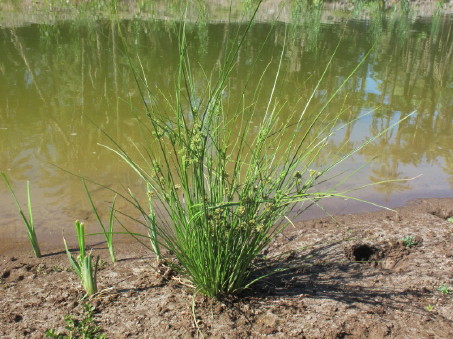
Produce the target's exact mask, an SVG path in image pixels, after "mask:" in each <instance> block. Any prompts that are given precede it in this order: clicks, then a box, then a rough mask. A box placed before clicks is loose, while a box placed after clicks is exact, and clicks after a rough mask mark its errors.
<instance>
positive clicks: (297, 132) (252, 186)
mask: <svg viewBox="0 0 453 339" xmlns="http://www.w3.org/2000/svg"><path fill="white" fill-rule="evenodd" d="M255 13H256V12H255ZM252 21H253V18H252V20H251V21H250V22H249V23H248V25H247V27H246V28H245V30H243V31H242V32H241V33H238V34H237V35H236V36H235V37H234V38H233V43H232V44H231V46H233V47H231V48H230V50H229V53H227V56H226V57H225V59H224V61H223V64H222V65H221V66H220V69H219V71H218V74H216V76H215V78H216V80H211V79H208V80H207V85H206V87H205V90H204V93H200V90H199V85H196V82H195V80H194V77H193V72H192V67H191V63H190V58H189V56H188V54H187V41H186V32H185V24H184V23H182V24H181V26H180V32H179V40H180V41H179V46H180V47H179V62H178V72H177V75H176V90H175V94H174V96H173V97H167V96H165V95H163V94H162V93H155V92H153V91H152V90H151V88H152V86H149V85H148V80H147V78H146V76H145V73H144V71H143V69H142V71H141V72H138V71H137V69H139V67H137V68H136V67H134V66H132V64H133V63H132V60H131V70H132V71H133V72H134V75H135V77H136V80H137V83H138V84H139V86H138V87H139V89H140V91H141V92H140V93H141V95H142V99H143V100H142V101H143V103H144V115H143V117H140V116H138V119H137V120H138V128H139V130H140V131H141V133H142V135H143V136H144V138H143V141H142V142H141V143H140V146H139V145H138V144H135V145H136V148H135V149H136V151H137V152H136V153H134V152H132V151H129V150H126V149H125V148H124V147H122V146H121V145H120V144H119V143H118V142H116V141H115V140H114V139H113V138H112V137H110V136H109V135H108V134H107V133H105V135H106V136H107V138H108V139H109V140H110V142H111V143H112V144H111V145H104V147H106V148H108V149H110V150H112V151H113V152H115V153H116V154H118V155H119V156H120V157H121V158H122V159H123V160H124V161H125V162H126V163H127V164H128V165H129V166H130V168H131V169H132V170H133V171H135V172H136V173H137V174H138V176H139V177H140V178H141V179H142V181H143V183H144V187H146V188H147V192H148V206H147V207H144V206H145V205H142V203H141V202H140V200H139V199H138V198H136V197H135V196H134V195H133V194H132V192H131V191H129V195H122V197H123V198H126V199H127V201H128V202H129V203H131V204H132V205H133V206H134V207H135V208H136V209H137V210H139V211H140V213H141V214H142V215H143V216H144V217H145V220H146V222H143V221H139V220H138V219H134V220H137V221H139V222H141V223H142V224H143V225H145V226H146V227H147V228H148V234H147V235H146V236H147V237H150V238H151V239H152V243H154V245H155V250H156V248H157V250H159V247H163V248H165V249H167V250H168V251H167V252H168V253H171V254H172V257H170V258H169V257H167V259H172V260H168V263H169V264H170V265H172V267H173V268H174V269H175V270H176V271H177V272H179V273H180V274H182V275H183V276H185V277H187V278H188V279H189V280H190V281H191V283H192V285H193V286H194V287H195V289H196V292H197V293H202V294H204V295H208V296H210V297H216V298H218V297H221V296H223V295H228V294H233V293H238V292H240V291H242V290H243V289H245V288H248V287H249V286H250V285H251V284H252V283H254V282H255V281H256V280H258V279H260V278H262V276H255V275H254V272H253V263H254V260H255V259H256V257H257V256H258V255H259V253H260V252H261V251H262V250H263V249H264V248H265V247H266V246H267V245H269V243H270V242H271V241H272V240H273V239H274V238H275V236H276V235H277V234H278V233H279V232H280V231H281V230H282V229H283V228H284V227H285V225H286V224H287V222H286V221H287V220H288V219H287V218H288V215H297V214H298V213H301V212H302V211H303V210H304V209H305V208H306V207H307V206H310V205H312V204H317V202H318V201H319V200H320V199H323V198H327V197H342V198H345V197H347V196H348V194H347V193H348V192H349V191H344V192H342V191H339V190H338V187H337V186H334V187H332V188H331V189H328V190H324V191H320V190H319V189H318V185H319V184H320V183H323V182H325V181H326V179H328V178H329V173H331V172H332V170H333V169H334V168H335V167H336V166H337V165H338V164H340V163H342V162H343V161H344V160H345V159H346V158H348V157H349V156H351V155H352V154H354V153H356V152H358V151H359V150H360V149H362V147H364V146H365V145H366V144H368V143H371V142H373V141H374V140H375V139H376V138H377V137H378V136H379V135H376V136H374V137H371V138H369V139H368V140H367V141H365V142H364V143H363V144H361V145H360V146H358V147H356V148H355V149H353V150H352V151H351V150H350V151H347V152H346V154H342V155H339V156H337V157H336V158H335V157H334V156H333V155H328V156H327V158H330V159H333V160H331V162H330V163H327V164H319V162H320V158H321V156H320V155H321V154H322V155H323V157H324V155H325V154H324V153H325V152H326V149H327V148H326V145H327V143H328V141H329V138H330V137H331V136H332V135H333V134H334V133H335V132H336V131H337V130H338V129H340V128H342V127H341V126H340V127H337V123H338V119H339V114H336V115H333V116H332V115H331V114H330V113H329V112H328V110H327V106H328V105H329V103H331V102H332V100H333V99H334V98H335V97H336V95H337V94H338V92H339V91H340V89H341V88H342V87H343V86H344V84H345V83H346V81H347V80H348V79H349V78H350V77H351V76H352V74H351V75H350V76H349V77H347V78H346V79H345V80H344V82H343V83H342V84H341V85H340V86H339V88H338V89H337V90H336V91H335V92H334V93H332V94H331V96H330V97H328V98H327V100H326V103H325V105H324V106H323V107H321V108H320V109H319V111H318V112H317V113H316V114H314V115H310V114H306V112H307V107H308V106H309V105H310V102H311V101H312V100H313V98H314V97H315V94H316V91H317V89H318V87H319V85H320V83H321V81H322V78H323V76H324V75H325V74H326V70H327V68H328V67H329V65H330V63H331V61H332V58H333V56H332V58H331V59H330V61H329V64H328V65H327V67H326V70H325V71H324V74H323V75H322V76H321V79H320V80H319V82H318V84H317V86H316V88H315V89H314V91H313V93H312V95H311V96H310V98H309V99H308V102H307V103H306V105H305V108H304V109H303V111H302V112H300V111H299V112H293V113H292V114H291V115H290V116H289V117H288V116H286V117H285V118H282V115H281V114H280V112H281V110H282V108H283V106H284V105H283V104H280V103H279V102H278V100H276V95H275V91H276V88H277V86H278V79H279V73H280V66H279V68H278V71H277V73H276V74H275V77H274V80H273V84H272V86H271V87H272V88H271V91H270V93H269V94H268V99H267V101H266V102H265V105H264V108H263V109H262V107H263V105H262V104H260V105H259V104H258V102H261V101H262V95H261V93H260V90H259V89H257V90H256V91H255V92H253V93H252V95H251V96H250V97H248V96H247V95H245V93H246V92H244V95H243V96H242V98H243V99H242V100H241V101H240V102H237V103H234V104H233V103H230V102H228V100H226V99H225V97H224V93H225V89H227V86H228V79H229V75H230V74H231V71H232V70H233V68H234V67H235V64H236V60H237V56H238V53H239V50H240V48H241V46H242V44H243V42H244V41H245V38H246V35H247V32H248V30H249V28H250V26H251V24H252ZM283 53H284V50H283V51H282V53H281V56H280V61H279V63H280V65H281V62H282V59H283ZM362 62H363V60H362ZM360 64H361V63H359V64H358V65H357V67H356V69H355V70H357V69H358V68H359V67H360ZM355 70H354V72H355ZM262 78H263V77H261V79H262ZM261 81H262V80H261ZM258 87H260V86H258ZM247 93H248V92H247ZM148 96H153V97H154V98H157V99H156V100H159V98H160V99H162V104H161V105H149V104H147V100H145V99H146V98H147V97H148ZM255 126H257V127H255ZM344 126H347V123H346V124H344V125H343V127H344ZM393 126H394V125H392V126H391V127H393ZM391 127H389V128H391ZM387 130H388V129H387ZM387 130H386V131H387ZM384 132H385V131H383V132H381V134H382V133H384ZM143 145H144V146H143ZM148 208H149V213H147V209H148ZM131 218H132V217H131ZM150 221H151V222H150ZM150 225H151V226H150ZM133 235H134V236H137V234H136V233H133ZM153 247H154V246H153ZM159 251H160V250H159ZM159 253H161V252H159ZM174 259H176V260H174Z"/></svg>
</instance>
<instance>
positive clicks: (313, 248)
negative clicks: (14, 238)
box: [0, 198, 453, 339]
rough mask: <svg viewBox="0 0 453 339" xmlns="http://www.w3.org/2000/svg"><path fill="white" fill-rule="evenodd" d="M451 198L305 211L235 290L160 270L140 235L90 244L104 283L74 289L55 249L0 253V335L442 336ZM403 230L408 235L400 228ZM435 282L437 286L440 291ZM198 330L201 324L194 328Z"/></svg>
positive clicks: (451, 318) (452, 305) (449, 322)
mask: <svg viewBox="0 0 453 339" xmlns="http://www.w3.org/2000/svg"><path fill="white" fill-rule="evenodd" d="M451 216H453V199H451V198H449V199H418V200H414V201H412V202H411V203H410V204H408V205H407V206H406V207H403V208H399V209H398V214H394V213H392V212H383V211H381V212H371V213H366V214H350V215H344V216H340V217H336V218H335V221H333V220H331V219H329V218H324V219H316V220H311V221H304V222H300V223H297V224H296V227H287V228H286V229H285V230H284V232H283V233H282V234H281V235H279V236H277V237H276V239H275V241H274V242H273V243H272V244H271V245H270V246H269V247H268V248H267V249H265V251H264V256H262V257H260V258H259V259H258V262H257V265H260V266H259V267H260V270H261V271H260V272H261V273H260V274H266V272H268V273H271V272H274V273H275V269H277V268H282V267H283V268H285V270H284V271H281V272H280V273H275V274H273V275H269V276H267V277H266V278H263V279H262V280H260V281H258V282H256V283H255V284H253V285H252V287H251V288H249V289H247V290H245V291H243V292H242V293H241V294H240V295H238V296H235V297H231V298H226V299H220V300H212V299H208V298H206V297H203V296H201V295H198V294H196V293H195V294H194V291H193V289H192V288H191V287H190V283H188V282H187V281H186V280H185V279H184V278H183V277H178V276H172V275H170V276H166V275H165V274H163V273H164V271H162V269H164V268H161V271H162V272H159V267H156V265H155V258H154V257H153V256H152V254H151V253H150V252H149V251H148V252H147V251H145V250H144V249H143V248H141V247H139V246H138V245H137V244H135V245H132V243H131V244H118V246H116V251H117V259H118V261H117V262H116V263H114V264H112V263H111V262H110V261H109V257H108V250H107V249H106V246H104V245H102V244H98V245H97V246H95V248H94V249H93V254H94V255H100V256H101V260H102V265H101V269H100V271H99V272H98V285H99V290H100V291H101V292H100V293H99V294H98V295H95V296H94V297H93V298H91V299H85V300H81V298H82V297H83V290H82V288H81V286H80V282H79V281H78V279H77V278H76V276H75V274H74V273H73V272H71V271H70V270H69V269H68V259H67V256H66V253H64V252H63V251H59V252H54V253H49V254H48V255H47V256H45V257H43V258H40V259H36V258H34V257H33V256H32V254H31V250H30V251H28V249H27V252H26V253H25V252H23V251H22V252H15V253H9V254H8V255H0V286H1V287H2V294H1V298H0V308H1V309H2V312H0V337H4V336H6V337H13V338H15V337H27V338H42V337H43V336H44V332H45V331H46V330H48V329H55V330H56V331H57V332H58V331H65V328H64V326H65V323H64V319H63V318H64V316H66V315H71V316H72V317H74V318H75V319H81V318H82V317H83V304H84V303H85V302H89V303H90V304H91V305H92V306H93V307H94V309H95V312H94V314H93V322H94V323H95V324H96V325H97V326H99V328H100V329H101V330H102V331H103V332H104V333H105V335H106V337H107V338H130V337H134V338H146V337H164V336H166V337H183V338H196V337H200V336H201V334H203V336H207V337H210V338H245V337H254V338H258V337H265V336H272V337H277V338H290V337H297V338H301V337H305V338H321V337H322V338H332V339H333V338H339V337H345V336H346V337H352V338H359V337H361V338H363V337H373V338H407V337H413V338H416V337H417V338H427V337H436V338H449V337H452V335H453V302H452V301H453V294H452V293H451V292H448V288H450V289H451V291H453V272H452V270H451V267H453V242H452V231H453V223H451V222H449V221H447V218H449V217H451ZM407 236H411V237H412V239H414V240H415V243H414V242H413V243H412V245H405V244H404V242H403V241H402V239H403V237H407ZM441 287H444V289H443V290H444V291H447V292H445V293H444V292H441V291H442V290H441ZM200 333H201V334H200Z"/></svg>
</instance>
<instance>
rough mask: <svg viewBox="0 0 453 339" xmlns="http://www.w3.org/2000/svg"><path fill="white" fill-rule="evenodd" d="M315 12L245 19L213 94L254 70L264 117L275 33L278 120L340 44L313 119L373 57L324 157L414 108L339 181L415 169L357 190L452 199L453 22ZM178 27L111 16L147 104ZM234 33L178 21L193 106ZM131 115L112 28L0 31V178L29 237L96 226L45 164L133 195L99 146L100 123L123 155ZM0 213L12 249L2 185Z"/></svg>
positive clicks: (56, 236) (128, 86) (73, 181)
mask: <svg viewBox="0 0 453 339" xmlns="http://www.w3.org/2000/svg"><path fill="white" fill-rule="evenodd" d="M315 14H316V13H311V15H312V16H311V17H310V20H309V19H307V18H303V17H301V16H300V15H298V14H297V11H294V12H293V17H292V18H291V20H290V21H291V22H292V23H290V24H288V23H266V22H261V23H257V24H255V25H254V26H253V28H252V30H251V34H250V36H249V37H248V39H247V42H246V44H245V46H244V47H243V48H242V49H241V51H240V53H239V56H238V61H237V66H236V68H235V70H234V72H233V73H232V74H231V77H230V81H229V84H228V86H227V89H226V90H225V91H224V98H225V100H226V101H228V102H230V103H234V102H238V101H240V96H241V95H242V92H243V89H244V88H247V90H246V92H245V93H246V95H247V93H252V92H253V90H254V89H255V87H256V84H257V80H258V79H259V78H260V76H261V75H262V74H263V72H264V70H266V72H265V73H264V75H263V82H262V85H261V93H262V94H261V98H263V103H261V102H260V101H258V103H257V105H258V106H260V105H262V106H263V109H264V105H265V98H266V96H267V95H268V94H269V93H270V91H271V90H272V85H273V78H274V75H275V73H276V71H277V66H278V58H279V55H280V53H281V52H282V48H283V47H284V43H283V42H284V40H285V36H286V45H285V51H284V63H283V67H282V74H281V77H280V82H279V84H278V89H277V92H276V95H277V97H278V98H279V101H280V102H281V103H285V108H284V109H283V110H282V112H281V114H282V115H285V114H287V115H288V114H289V112H291V111H294V110H296V111H302V110H303V108H304V106H305V102H306V101H307V100H308V98H309V96H310V95H311V93H312V91H313V89H314V88H315V86H316V84H317V81H318V79H319V78H320V77H321V75H322V72H323V71H324V69H325V66H326V65H327V63H328V61H329V59H330V57H331V56H332V55H333V53H334V50H335V48H336V46H337V44H338V43H340V45H339V48H338V51H337V52H336V54H335V56H334V58H333V62H332V65H331V67H330V68H329V69H328V71H327V73H326V76H325V79H324V81H323V82H322V83H321V85H320V87H319V88H318V90H317V91H316V95H315V99H314V101H313V103H312V105H311V106H310V107H309V109H308V113H309V114H310V113H314V112H317V110H319V108H320V107H322V105H323V104H324V103H325V102H326V100H327V99H328V97H329V96H330V95H331V94H332V93H333V92H334V91H335V90H336V88H337V87H338V85H339V84H341V82H342V81H343V80H344V79H345V78H346V77H347V76H348V75H349V74H350V73H351V72H352V70H353V69H354V68H355V67H356V65H357V64H358V63H359V61H360V60H361V58H362V57H363V56H364V55H365V54H366V53H367V52H368V51H369V50H370V49H372V51H371V54H370V56H369V57H368V58H367V59H366V61H365V62H364V64H363V65H362V66H361V67H360V69H359V70H358V72H357V73H355V74H354V75H353V76H352V78H351V79H350V81H349V82H348V84H347V85H346V87H345V88H344V89H343V90H342V91H341V92H340V93H339V95H338V96H337V97H336V98H335V99H334V101H333V103H332V104H331V105H330V106H329V110H330V111H331V112H332V111H340V110H341V111H342V112H343V113H342V115H341V118H340V119H339V124H343V123H345V122H347V121H351V120H352V119H355V118H357V117H358V116H360V115H362V114H364V113H366V112H370V114H369V115H366V116H365V117H363V118H361V119H359V120H357V121H356V122H354V123H352V124H350V125H348V126H347V127H346V128H344V129H342V130H340V131H339V132H338V133H337V134H336V135H335V136H334V137H333V138H332V140H331V142H330V144H329V146H328V147H329V148H328V152H333V153H336V152H344V153H347V152H348V151H350V150H352V149H354V148H355V147H357V146H358V145H359V144H360V143H362V142H363V141H364V140H366V139H367V138H368V137H370V136H372V135H375V134H377V133H379V132H380V131H382V130H384V129H385V128H386V127H388V126H389V125H391V124H392V123H394V122H396V121H398V120H399V119H401V118H402V117H404V116H406V115H408V114H410V113H411V112H414V111H415V112H416V113H415V114H414V115H413V116H412V117H410V118H409V119H407V120H405V121H404V122H403V123H401V124H400V125H399V126H397V127H395V128H394V129H392V130H391V131H389V132H387V133H385V134H384V135H383V136H382V137H381V138H380V139H379V141H377V142H374V143H372V144H371V145H369V146H368V147H366V148H364V149H363V150H361V151H360V152H359V153H358V154H357V155H354V156H353V157H352V158H350V159H349V160H348V161H347V162H346V163H344V164H343V165H342V167H341V168H340V169H339V170H354V169H356V168H358V167H360V166H363V165H365V164H367V163H368V166H366V167H364V168H363V169H362V170H361V171H360V172H358V173H357V174H356V175H354V177H353V178H352V179H350V180H349V181H348V182H346V184H345V187H351V188H352V187H356V186H360V185H366V184H368V183H373V182H379V181H382V180H389V179H396V178H412V177H416V176H418V175H421V176H420V177H418V178H417V179H414V180H411V181H408V182H398V183H392V184H386V185H380V186H374V187H370V188H367V189H364V190H361V191H359V192H357V194H355V196H357V197H360V198H363V199H367V200H370V201H373V202H376V203H380V204H384V205H386V206H390V207H395V206H399V205H402V204H404V203H405V202H406V201H407V200H408V199H411V198H421V197H453V147H452V145H453V66H452V65H453V17H452V16H447V15H438V16H434V17H430V18H423V19H421V18H410V19H407V20H406V21H405V20H403V19H401V18H398V20H392V19H391V18H390V19H385V18H383V17H382V18H381V19H380V21H379V23H377V22H376V18H373V19H372V20H358V19H350V20H349V21H342V22H336V23H333V22H330V23H323V21H322V20H319V18H318V20H313V18H316V16H315ZM319 15H321V12H319ZM177 26H178V25H177V24H176V23H174V22H172V21H158V20H154V21H143V20H122V21H121V22H120V27H121V30H122V31H123V32H124V34H125V36H126V41H127V44H128V46H129V53H130V54H131V55H133V56H134V57H135V56H138V57H139V58H140V61H141V64H142V66H143V69H144V72H145V74H146V77H147V81H148V83H149V85H150V87H151V89H152V90H153V91H154V93H156V96H155V97H149V98H148V99H147V100H148V104H150V105H156V107H158V109H159V110H160V111H161V112H163V114H165V111H166V110H168V107H166V106H165V105H164V104H162V103H161V102H159V101H158V100H157V97H158V96H159V95H160V94H163V95H165V96H167V97H169V98H171V96H172V95H173V89H174V86H175V84H174V80H175V74H176V69H175V67H176V64H177V58H178V55H177V53H178V52H177V51H178V42H177V41H178V39H177ZM241 27H242V26H241V24H239V23H235V24H226V23H221V22H220V23H208V22H204V23H200V24H195V23H194V24H191V25H190V26H189V34H188V38H189V41H190V45H189V54H190V56H191V62H192V65H193V72H194V79H195V83H196V86H197V87H199V89H200V90H199V91H200V93H198V94H199V98H198V97H195V98H194V99H195V100H202V97H203V95H202V94H203V89H204V86H205V84H206V78H207V77H209V75H210V74H211V72H212V71H213V70H214V77H215V68H216V67H217V66H218V65H219V64H220V63H221V62H222V60H223V58H224V56H225V53H226V51H227V46H228V43H229V41H230V36H231V35H233V34H235V32H236V31H237V30H238V29H241ZM263 47H264V48H263ZM255 59H257V60H258V61H257V62H256V63H254V60H255ZM134 60H135V61H136V59H134ZM141 109H142V102H141V100H140V96H139V91H138V88H137V85H136V83H135V80H134V77H133V74H132V72H131V68H130V65H129V62H128V58H127V56H126V54H125V53H124V51H123V50H122V49H121V40H120V38H119V28H118V26H117V24H116V22H114V21H111V20H101V21H95V22H91V23H90V24H87V23H86V22H75V21H67V22H58V23H53V24H30V25H24V26H20V27H14V28H11V27H7V28H1V29H0V171H5V172H6V173H7V175H8V176H9V178H10V179H11V181H12V182H13V184H14V187H15V189H16V191H17V193H18V196H19V198H20V199H22V201H25V182H26V180H30V182H31V187H32V200H33V201H32V202H33V206H34V209H35V215H34V217H35V221H36V223H37V228H38V237H39V238H40V240H41V241H44V242H45V241H48V242H52V241H55V240H56V241H58V242H59V241H60V239H61V231H62V229H69V228H70V227H72V226H71V225H72V223H73V221H74V220H75V219H81V220H87V222H88V223H89V224H92V225H93V226H94V225H95V222H94V220H93V217H92V216H91V213H90V207H89V205H88V203H87V201H86V198H85V196H84V194H83V189H82V185H81V183H80V180H79V179H77V178H75V177H74V176H71V175H69V174H66V173H64V172H63V171H61V170H60V169H58V168H57V167H55V166H54V165H56V166H58V167H61V168H64V169H66V170H68V171H71V172H74V173H77V174H80V175H83V176H86V177H88V178H91V179H93V180H95V181H97V182H100V183H103V184H105V185H108V186H110V187H115V188H120V187H121V185H123V186H125V187H130V188H131V189H133V190H135V191H141V190H143V188H142V187H140V182H139V180H138V178H137V177H136V176H135V175H134V174H133V173H131V171H130V170H129V169H128V168H127V166H125V165H124V164H122V163H121V162H120V161H119V159H118V158H117V157H116V156H115V155H114V154H113V153H112V152H109V151H108V150H106V149H104V148H102V147H101V146H99V145H98V143H108V140H107V139H106V138H105V136H103V134H102V133H101V131H100V129H99V127H100V128H102V129H105V130H106V131H107V132H108V133H109V134H110V135H111V136H112V137H114V138H115V139H116V140H118V141H119V143H120V144H122V145H125V147H126V148H128V149H132V146H131V140H139V137H140V135H139V132H138V129H137V126H136V118H135V114H136V113H137V112H140V110H141ZM324 160H326V161H327V160H328V159H324ZM334 180H335V179H334ZM92 188H93V189H96V188H95V187H92ZM94 194H95V197H96V198H97V199H98V200H97V201H99V205H100V206H101V207H102V208H105V209H106V211H107V206H108V205H107V204H106V203H104V202H105V201H110V200H111V198H112V194H111V193H110V192H108V191H107V190H105V189H96V192H94ZM118 207H119V208H121V207H122V206H121V204H120V205H119V206H118ZM123 207H124V206H123ZM326 208H327V209H328V211H330V212H331V213H349V212H351V211H352V212H361V211H365V210H368V209H370V208H371V207H370V206H368V205H363V204H358V203H354V202H351V201H339V200H336V201H332V202H331V203H329V202H327V203H326ZM318 215H319V214H316V213H315V212H312V213H309V214H307V215H306V217H311V216H318ZM0 216H1V217H0V236H1V239H2V242H5V243H6V242H7V243H11V244H13V243H14V242H15V241H21V240H23V239H25V238H26V235H25V234H24V231H23V225H21V224H20V220H19V217H18V214H17V211H16V209H15V206H14V204H13V202H12V200H11V197H10V196H9V195H8V192H7V191H6V186H4V185H3V184H1V185H0ZM71 232H72V231H71ZM5 246H6V245H5ZM6 248H7V246H6Z"/></svg>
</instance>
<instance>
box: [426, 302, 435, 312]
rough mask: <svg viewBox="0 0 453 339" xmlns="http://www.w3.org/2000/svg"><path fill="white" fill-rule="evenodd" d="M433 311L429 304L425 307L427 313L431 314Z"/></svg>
mask: <svg viewBox="0 0 453 339" xmlns="http://www.w3.org/2000/svg"><path fill="white" fill-rule="evenodd" d="M433 309H434V306H433V305H431V304H430V305H426V306H425V310H427V311H428V312H431V311H432V310H433Z"/></svg>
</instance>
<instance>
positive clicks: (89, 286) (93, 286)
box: [63, 221, 99, 296]
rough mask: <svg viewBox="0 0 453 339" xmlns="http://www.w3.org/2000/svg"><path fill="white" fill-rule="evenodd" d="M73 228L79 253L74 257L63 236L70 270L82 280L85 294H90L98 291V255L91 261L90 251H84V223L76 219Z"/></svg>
mask: <svg viewBox="0 0 453 339" xmlns="http://www.w3.org/2000/svg"><path fill="white" fill-rule="evenodd" d="M75 228H76V232H77V242H78V245H79V255H78V256H77V257H76V258H73V256H72V255H71V252H70V251H69V249H68V245H67V244H66V239H64V238H63V242H64V247H65V250H66V254H67V255H68V259H69V263H70V264H71V268H72V270H73V271H74V272H75V274H76V275H77V276H78V277H79V279H80V281H81V282H82V287H83V288H84V290H85V292H86V295H87V296H91V295H93V294H95V293H97V291H98V289H97V270H98V263H99V257H96V259H95V261H94V262H93V258H92V256H91V253H88V254H87V253H86V252H85V225H84V224H83V223H81V222H79V221H76V222H75Z"/></svg>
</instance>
